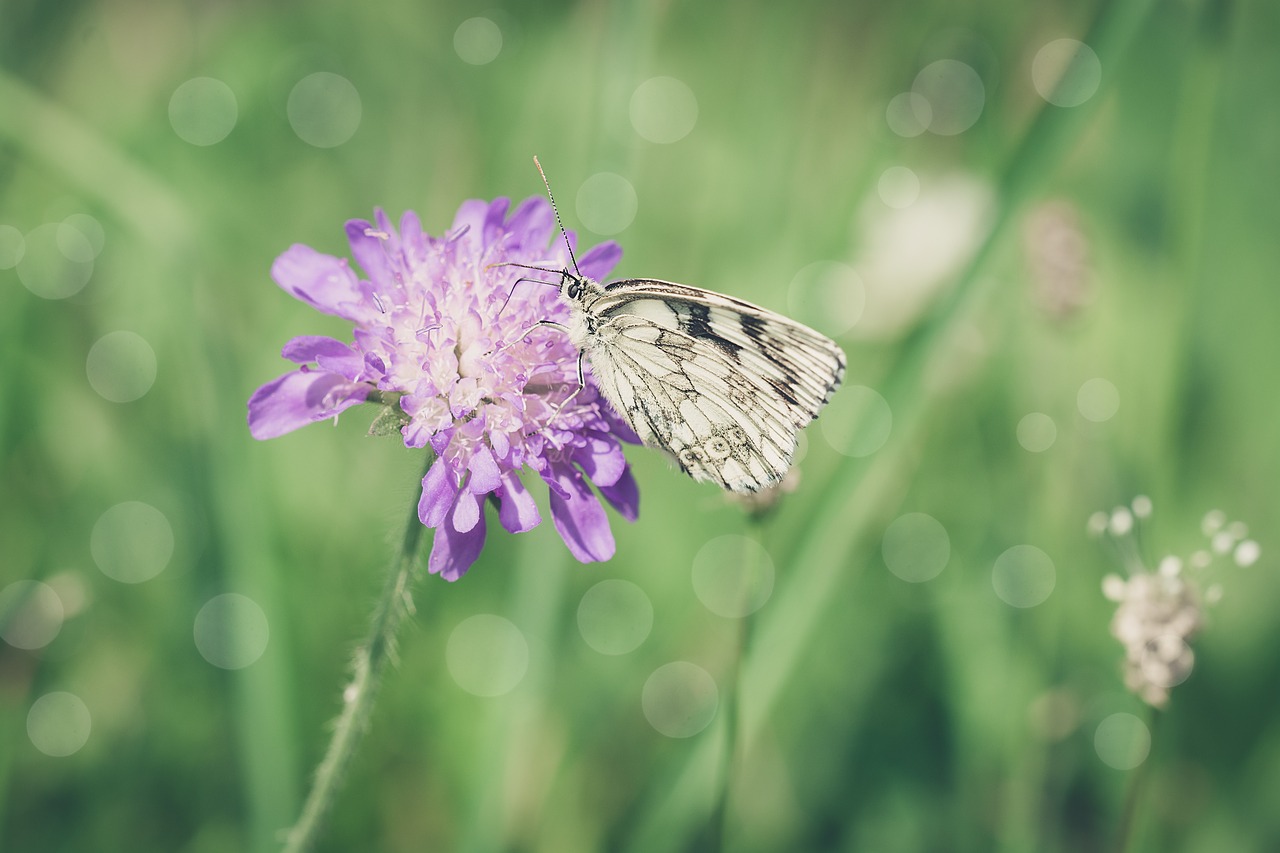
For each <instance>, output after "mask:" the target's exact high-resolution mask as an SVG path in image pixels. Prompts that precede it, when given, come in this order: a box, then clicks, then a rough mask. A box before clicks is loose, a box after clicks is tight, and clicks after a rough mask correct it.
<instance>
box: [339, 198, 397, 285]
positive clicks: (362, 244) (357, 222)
mask: <svg viewBox="0 0 1280 853" xmlns="http://www.w3.org/2000/svg"><path fill="white" fill-rule="evenodd" d="M379 212H380V211H379ZM346 231H347V242H348V243H350V244H351V254H352V255H354V256H355V259H356V263H358V264H360V269H362V270H364V274H365V275H366V276H367V277H368V278H369V281H370V282H373V283H374V290H375V291H376V290H377V289H378V288H379V287H380V286H382V283H383V282H386V283H391V282H394V281H395V280H396V279H395V270H394V269H393V267H392V264H391V260H390V258H388V256H387V253H388V249H389V248H390V247H389V246H388V245H387V241H388V239H389V237H388V236H383V235H385V234H387V231H386V230H385V229H383V228H379V227H377V226H376V225H374V224H372V223H370V222H368V221H366V220H364V219H352V220H349V221H348V222H347V226H346Z"/></svg>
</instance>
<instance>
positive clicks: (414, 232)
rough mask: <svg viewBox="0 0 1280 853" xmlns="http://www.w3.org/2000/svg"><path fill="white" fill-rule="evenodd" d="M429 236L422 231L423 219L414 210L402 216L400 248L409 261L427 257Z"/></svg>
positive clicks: (419, 260)
mask: <svg viewBox="0 0 1280 853" xmlns="http://www.w3.org/2000/svg"><path fill="white" fill-rule="evenodd" d="M430 239H431V238H429V237H428V236H427V235H426V234H424V233H422V220H420V219H419V218H418V214H416V213H414V212H413V211H412V210H406V211H405V212H404V215H403V216H401V217H400V248H401V251H403V252H404V256H405V260H406V262H408V263H414V262H421V261H422V260H423V259H424V258H425V257H426V251H427V244H428V241H429V240H430Z"/></svg>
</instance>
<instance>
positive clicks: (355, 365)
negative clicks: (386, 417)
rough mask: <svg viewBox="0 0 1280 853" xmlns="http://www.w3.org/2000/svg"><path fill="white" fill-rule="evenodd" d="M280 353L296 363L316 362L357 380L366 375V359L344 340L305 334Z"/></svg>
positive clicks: (353, 380)
mask: <svg viewBox="0 0 1280 853" xmlns="http://www.w3.org/2000/svg"><path fill="white" fill-rule="evenodd" d="M280 354H281V355H282V356H284V357H285V358H287V359H289V361H292V362H294V363H295V364H315V365H317V366H318V367H319V368H320V369H321V370H323V371H325V372H327V373H336V374H338V375H339V376H345V377H346V378H347V379H349V380H351V381H352V382H355V381H356V380H358V379H360V378H362V377H363V375H364V365H365V359H364V358H362V357H361V356H360V353H358V352H356V351H355V350H354V349H352V348H351V347H349V346H347V345H346V344H344V343H343V342H342V341H336V340H334V339H333V338H326V337H322V336H320V335H303V336H302V337H297V338H294V339H293V340H291V341H289V343H287V344H285V345H284V349H283V350H281V351H280Z"/></svg>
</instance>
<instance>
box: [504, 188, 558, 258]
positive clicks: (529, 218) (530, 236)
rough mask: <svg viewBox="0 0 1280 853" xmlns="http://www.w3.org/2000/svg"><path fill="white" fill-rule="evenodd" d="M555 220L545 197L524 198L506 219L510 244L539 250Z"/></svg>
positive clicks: (544, 243)
mask: <svg viewBox="0 0 1280 853" xmlns="http://www.w3.org/2000/svg"><path fill="white" fill-rule="evenodd" d="M555 222H556V221H555V216H554V214H553V213H552V211H551V205H550V204H548V203H547V200H546V199H544V198H541V197H539V196H531V197H529V198H527V199H525V200H524V201H522V202H520V206H519V207H517V208H516V212H515V213H513V214H511V218H510V219H509V220H507V232H508V233H509V234H510V235H511V238H510V239H511V245H512V246H513V247H518V248H520V249H530V250H533V251H540V250H541V249H542V248H543V247H544V246H546V245H547V238H548V237H549V236H551V232H552V229H553V228H554V227H555Z"/></svg>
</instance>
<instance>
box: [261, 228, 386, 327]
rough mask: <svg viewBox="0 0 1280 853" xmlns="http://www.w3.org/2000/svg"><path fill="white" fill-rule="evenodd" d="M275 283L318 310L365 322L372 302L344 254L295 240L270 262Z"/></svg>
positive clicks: (371, 307)
mask: <svg viewBox="0 0 1280 853" xmlns="http://www.w3.org/2000/svg"><path fill="white" fill-rule="evenodd" d="M271 277H272V278H274V279H275V280H276V284H278V285H280V286H281V287H282V288H284V290H285V292H286V293H291V294H293V295H294V296H295V297H297V298H298V299H300V300H302V301H303V302H305V303H307V304H308V305H310V306H311V307H313V308H315V309H316V310H317V311H323V312H324V313H326V314H333V315H335V316H338V317H344V318H346V319H348V320H351V321H353V322H356V323H359V322H362V321H363V320H364V319H365V318H367V317H369V316H370V313H371V311H372V310H376V309H374V308H373V306H369V305H366V304H365V303H366V300H365V297H364V295H363V294H362V293H361V292H360V283H359V280H358V279H357V278H356V275H355V273H353V272H352V271H351V267H349V266H347V262H346V261H344V260H342V259H341V258H335V257H334V256H333V255H326V254H323V253H321V252H317V251H316V250H315V249H313V248H311V247H310V246H304V245H302V244H301V243H295V244H294V245H292V246H290V247H289V249H288V250H287V251H286V252H285V253H284V254H283V255H281V256H280V257H278V258H276V261H275V263H274V264H272V265H271Z"/></svg>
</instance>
